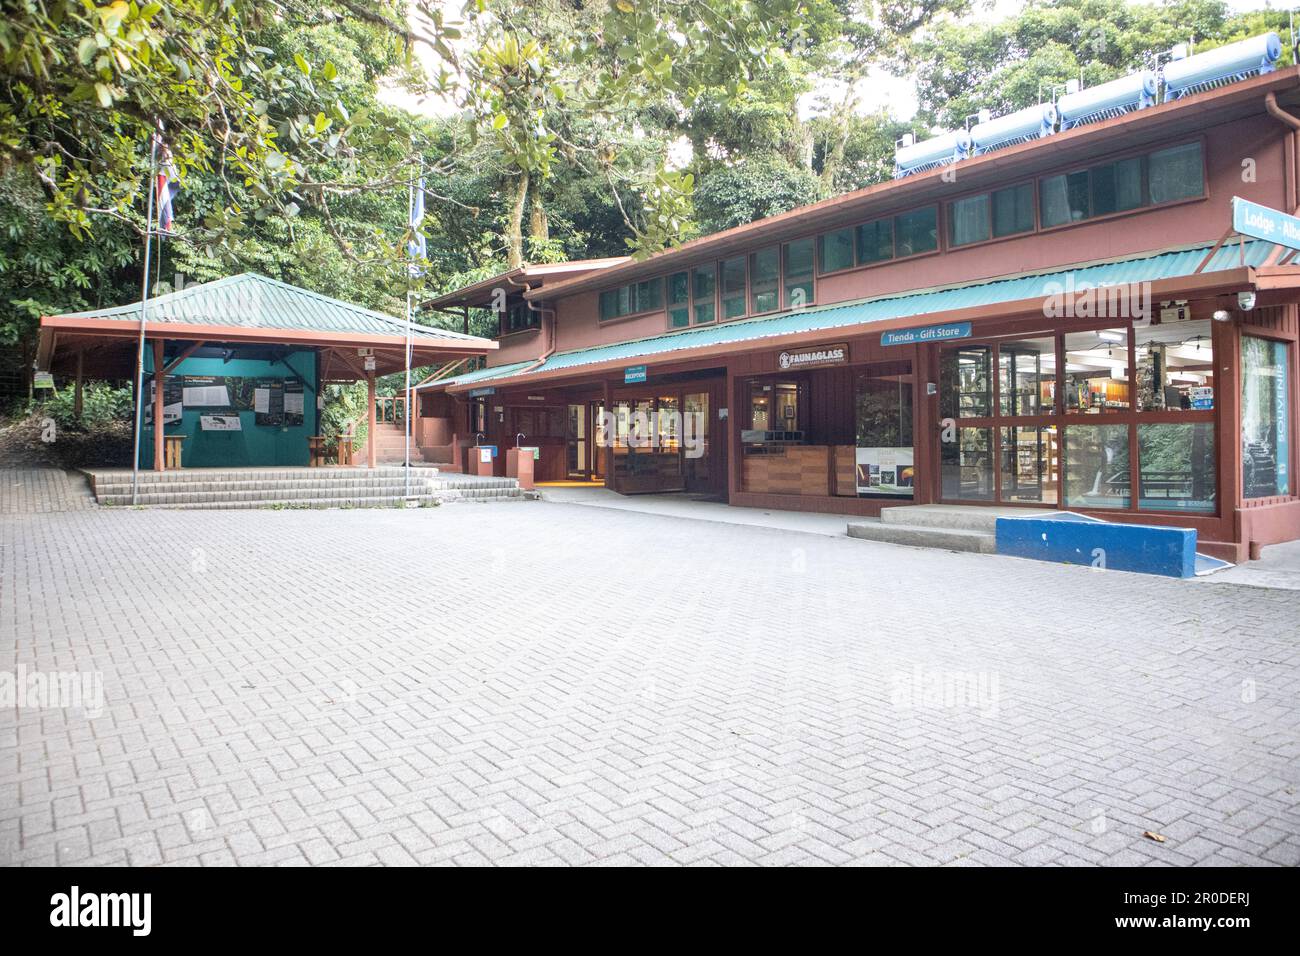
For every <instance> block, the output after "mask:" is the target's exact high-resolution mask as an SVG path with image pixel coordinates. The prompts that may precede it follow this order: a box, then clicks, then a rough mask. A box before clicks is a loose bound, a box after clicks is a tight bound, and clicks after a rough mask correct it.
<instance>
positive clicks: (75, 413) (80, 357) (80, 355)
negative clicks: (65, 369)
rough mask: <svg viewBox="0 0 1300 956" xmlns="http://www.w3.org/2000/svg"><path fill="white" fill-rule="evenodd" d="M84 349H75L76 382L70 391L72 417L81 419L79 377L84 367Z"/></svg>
mask: <svg viewBox="0 0 1300 956" xmlns="http://www.w3.org/2000/svg"><path fill="white" fill-rule="evenodd" d="M85 360H86V351H85V349H79V350H78V351H77V384H76V387H75V389H74V391H73V393H72V417H73V418H75V419H76V420H77V421H81V411H82V401H81V378H82V372H83V371H84V369H85Z"/></svg>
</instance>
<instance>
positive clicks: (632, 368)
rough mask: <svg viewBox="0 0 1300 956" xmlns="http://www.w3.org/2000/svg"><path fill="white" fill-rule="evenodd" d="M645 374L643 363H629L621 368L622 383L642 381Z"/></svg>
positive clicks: (628, 383)
mask: <svg viewBox="0 0 1300 956" xmlns="http://www.w3.org/2000/svg"><path fill="white" fill-rule="evenodd" d="M645 375H646V372H645V366H644V365H629V366H628V367H627V368H625V369H623V384H624V385H632V384H634V383H636V382H644V381H645Z"/></svg>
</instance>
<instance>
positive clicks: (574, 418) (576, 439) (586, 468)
mask: <svg viewBox="0 0 1300 956" xmlns="http://www.w3.org/2000/svg"><path fill="white" fill-rule="evenodd" d="M587 416H588V408H587V406H586V405H570V406H569V421H568V430H567V444H568V447H567V465H568V475H569V477H570V478H586V477H588V476H589V475H590V473H591V443H590V441H588V438H587V436H588V430H589V424H590V423H589V422H588V421H587Z"/></svg>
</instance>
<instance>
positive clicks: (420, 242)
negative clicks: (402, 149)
mask: <svg viewBox="0 0 1300 956" xmlns="http://www.w3.org/2000/svg"><path fill="white" fill-rule="evenodd" d="M423 222H424V177H423V176H421V177H420V184H419V185H418V186H416V188H415V195H414V196H413V197H412V198H411V223H410V225H411V238H410V240H408V241H407V243H406V251H407V253H408V254H409V255H410V257H411V259H412V262H411V265H410V267H409V268H410V270H411V275H413V276H418V275H421V274H422V273H423V272H424V269H423V268H422V267H421V266H420V265H419V263H420V261H421V260H423V259H424V256H425V244H424V234H423V233H421V232H420V224H421V223H423Z"/></svg>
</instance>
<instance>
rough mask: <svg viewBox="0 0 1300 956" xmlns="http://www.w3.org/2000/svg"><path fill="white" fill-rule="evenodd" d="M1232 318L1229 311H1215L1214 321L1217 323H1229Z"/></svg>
mask: <svg viewBox="0 0 1300 956" xmlns="http://www.w3.org/2000/svg"><path fill="white" fill-rule="evenodd" d="M1231 318H1232V313H1231V312H1229V311H1228V310H1227V309H1215V310H1214V321H1215V322H1227V321H1228V320H1229V319H1231Z"/></svg>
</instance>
